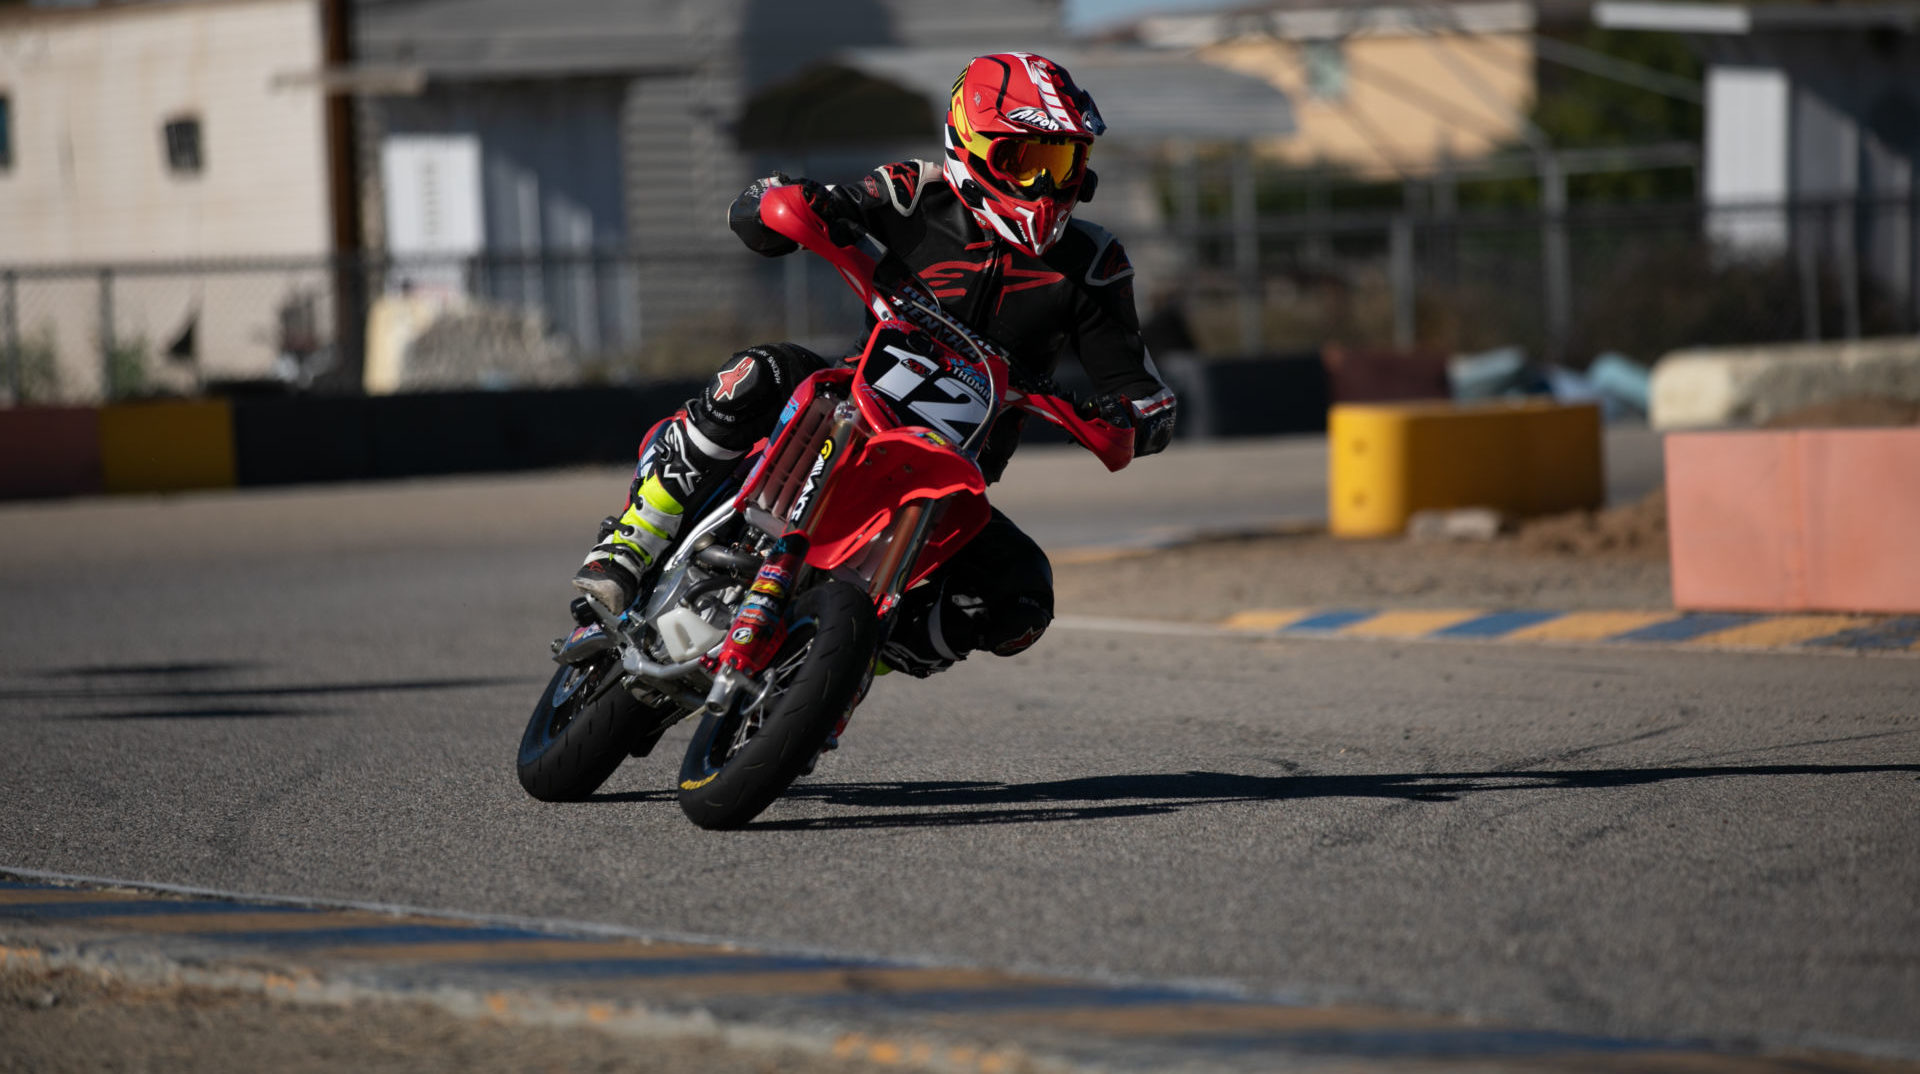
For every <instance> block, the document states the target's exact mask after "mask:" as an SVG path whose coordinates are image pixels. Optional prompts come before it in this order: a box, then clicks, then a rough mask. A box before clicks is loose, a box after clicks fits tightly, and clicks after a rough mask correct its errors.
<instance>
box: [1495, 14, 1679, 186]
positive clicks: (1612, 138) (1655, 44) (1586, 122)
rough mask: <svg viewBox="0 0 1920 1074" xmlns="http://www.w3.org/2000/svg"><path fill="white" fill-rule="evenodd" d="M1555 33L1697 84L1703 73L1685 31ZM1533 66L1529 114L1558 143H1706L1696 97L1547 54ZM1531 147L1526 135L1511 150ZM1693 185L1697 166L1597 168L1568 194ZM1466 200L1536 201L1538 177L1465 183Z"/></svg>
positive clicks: (1551, 141)
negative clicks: (1659, 89)
mask: <svg viewBox="0 0 1920 1074" xmlns="http://www.w3.org/2000/svg"><path fill="white" fill-rule="evenodd" d="M1551 36H1552V37H1554V38H1555V39H1557V40H1560V41H1564V42H1566V43H1567V44H1570V45H1577V46H1579V47H1580V48H1584V49H1587V50H1588V51H1591V52H1597V53H1600V54H1602V55H1605V56H1610V57H1612V58H1614V59H1617V60H1624V61H1626V62H1628V63H1632V64H1635V65H1637V66H1640V67H1643V68H1646V69H1648V70H1651V71H1657V72H1659V73H1661V74H1665V75H1672V76H1675V77H1678V78H1684V79H1687V80H1688V81H1691V82H1694V83H1696V84H1697V83H1698V82H1699V81H1700V78H1701V69H1702V68H1701V63H1700V59H1699V57H1698V56H1695V55H1694V53H1693V51H1692V50H1691V49H1690V48H1688V46H1687V44H1686V41H1685V40H1684V39H1683V38H1682V37H1681V36H1680V35H1679V34H1660V33H1649V32H1645V31H1635V30H1602V29H1598V28H1596V27H1587V28H1584V29H1579V30H1574V31H1566V32H1559V33H1555V34H1552V35H1551ZM1535 69H1536V71H1537V72H1538V82H1537V86H1538V90H1537V94H1536V96H1535V99H1534V107H1533V114H1532V115H1531V117H1530V118H1531V119H1532V120H1533V123H1534V126H1536V127H1538V128H1540V131H1541V133H1543V134H1545V135H1546V136H1547V141H1548V143H1549V144H1551V145H1552V146H1553V147H1554V148H1556V149H1592V148H1600V147H1605V146H1632V145H1652V144H1659V143H1663V142H1691V143H1693V144H1695V145H1698V144H1699V143H1700V136H1701V130H1702V126H1703V118H1704V110H1703V109H1702V108H1701V106H1700V105H1698V104H1695V103H1693V102H1691V101H1683V100H1678V99H1676V98H1673V97H1669V96H1666V95H1663V94H1660V93H1655V92H1653V91H1652V90H1649V89H1645V88H1643V87H1640V86H1635V85H1630V84H1628V83H1625V82H1622V81H1619V80H1617V79H1613V78H1608V77H1605V76H1602V75H1598V74H1593V73H1591V72H1588V71H1583V70H1577V69H1575V68H1572V67H1569V66H1567V65H1565V64H1561V63H1555V62H1552V61H1550V60H1547V59H1545V58H1542V59H1540V60H1538V61H1536V64H1535ZM1525 150H1526V146H1525V145H1524V143H1520V144H1515V145H1513V146H1510V147H1508V149H1507V150H1506V152H1513V153H1519V152H1525ZM1694 192H1695V180H1694V170H1693V169H1692V168H1678V167H1668V168H1646V169H1641V170H1638V171H1626V172H1599V173H1594V174H1590V175H1576V176H1572V177H1570V178H1569V179H1568V181H1567V196H1568V198H1569V200H1571V201H1574V202H1583V201H1615V202H1620V201H1669V200H1685V199H1690V198H1692V197H1693V196H1694ZM1460 201H1461V203H1462V204H1463V205H1482V206H1499V205H1513V206H1532V205H1537V204H1539V201H1540V190H1539V184H1538V183H1537V182H1535V181H1534V180H1532V179H1502V180H1490V181H1484V182H1473V183H1462V184H1461V188H1460Z"/></svg>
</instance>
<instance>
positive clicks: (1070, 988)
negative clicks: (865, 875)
mask: <svg viewBox="0 0 1920 1074" xmlns="http://www.w3.org/2000/svg"><path fill="white" fill-rule="evenodd" d="M36 928H38V929H46V928H52V929H57V930H60V933H59V935H60V936H61V937H63V939H58V940H55V939H49V940H48V941H46V942H45V943H44V944H43V945H41V946H36V943H35V941H34V939H33V938H32V937H33V936H34V933H33V932H32V931H28V932H26V933H24V934H23V932H22V930H23V929H26V930H34V929H36ZM76 928H78V929H84V930H87V938H86V940H85V943H84V944H83V945H82V946H83V948H84V950H86V951H88V952H90V953H91V957H96V958H97V957H98V956H99V955H100V954H101V953H102V952H106V953H108V956H109V957H110V956H111V952H112V951H113V950H115V945H116V943H124V944H127V945H130V946H129V947H128V948H127V949H128V950H130V951H139V952H141V953H142V954H143V956H147V957H150V954H151V950H152V948H151V945H152V944H154V943H165V942H168V941H180V940H189V941H193V942H195V943H196V944H197V945H199V946H197V947H196V948H195V954H194V956H193V958H194V960H195V964H196V965H201V966H214V967H216V968H219V967H225V968H226V971H227V972H229V974H231V973H233V972H239V973H243V974H252V975H253V980H254V984H255V985H256V986H257V987H258V988H259V989H260V990H261V991H263V992H267V993H270V994H276V995H283V996H285V997H286V998H291V999H299V998H301V997H302V995H311V996H314V997H316V998H319V997H322V996H324V995H325V994H326V989H327V988H328V987H329V986H330V985H331V984H347V985H352V984H354V983H355V982H363V983H362V984H360V985H359V987H362V988H368V987H374V988H377V989H381V994H384V995H391V996H396V997H401V998H421V997H423V996H436V995H438V996H445V995H449V994H455V993H462V992H464V993H465V994H470V995H474V996H477V997H479V998H478V1004H477V1006H478V1007H479V1009H480V1010H481V1011H484V1012H485V1013H486V1014H487V1015H489V1016H491V1017H498V1018H514V1017H516V1016H519V1015H525V1016H526V1017H528V1018H532V1017H535V1016H537V1015H540V1014H544V1015H546V1016H547V1017H554V1016H559V1017H563V1018H567V1019H571V1020H573V1021H576V1022H585V1023H588V1024H593V1025H598V1026H602V1027H606V1028H616V1029H617V1028H619V1027H620V1026H622V1025H630V1024H631V1025H643V1024H657V1023H648V1019H651V1018H655V1017H656V1016H657V1015H659V1014H662V1013H665V1014H669V1015H671V1014H673V1013H676V1012H678V1013H689V1012H690V1013H693V1014H695V1015H697V1016H698V1017H701V1018H703V1019H713V1020H716V1021H717V1022H718V1023H719V1024H721V1025H729V1024H730V1025H757V1026H760V1027H762V1028H765V1027H768V1026H775V1027H776V1028H777V1020H778V1017H781V1016H784V1017H785V1018H786V1019H787V1023H788V1024H789V1025H792V1024H803V1025H809V1026H814V1027H818V1026H820V1025H822V1024H823V1022H824V1023H825V1024H827V1025H831V1026H838V1027H839V1028H835V1029H830V1030H826V1031H825V1032H827V1033H828V1034H829V1035H828V1036H827V1037H826V1038H825V1039H824V1040H823V1041H821V1043H820V1049H821V1050H822V1051H825V1052H827V1053H828V1054H831V1055H835V1056H839V1057H842V1058H849V1059H853V1058H858V1059H865V1060H869V1061H872V1062H876V1063H879V1064H882V1065H900V1066H906V1067H913V1068H919V1069H937V1070H948V1071H953V1070H959V1071H967V1072H977V1074H1010V1072H1012V1071H1014V1070H1020V1069H1030V1068H1031V1064H1030V1063H1029V1061H1028V1060H1029V1058H1033V1057H1040V1058H1045V1057H1046V1056H1047V1053H1048V1052H1049V1051H1051V1050H1056V1049H1058V1048H1060V1047H1061V1044H1062V1042H1063V1041H1064V1042H1068V1046H1069V1050H1070V1052H1071V1054H1072V1056H1073V1057H1074V1059H1075V1060H1076V1061H1084V1060H1085V1059H1088V1058H1094V1059H1096V1060H1099V1059H1121V1060H1123V1061H1124V1062H1125V1064H1126V1065H1128V1066H1130V1067H1135V1068H1137V1067H1139V1066H1140V1064H1141V1063H1142V1062H1146V1063H1148V1064H1150V1066H1151V1068H1154V1069H1171V1068H1175V1067H1179V1068H1183V1069H1184V1068H1187V1067H1191V1066H1194V1065H1196V1064H1198V1065H1205V1066H1206V1067H1208V1068H1209V1069H1222V1070H1267V1069H1272V1068H1273V1067H1274V1066H1275V1065H1276V1064H1279V1065H1288V1066H1291V1065H1294V1064H1297V1063H1299V1062H1302V1061H1310V1062H1314V1063H1325V1062H1334V1063H1341V1062H1344V1063H1346V1064H1361V1065H1362V1066H1364V1067H1365V1068H1368V1069H1381V1068H1383V1067H1391V1066H1407V1067H1409V1068H1418V1069H1433V1068H1440V1069H1475V1070H1507V1069H1526V1070H1602V1069H1630V1068H1635V1067H1637V1066H1638V1064H1639V1063H1641V1062H1647V1061H1652V1060H1654V1059H1656V1058H1657V1059H1659V1060H1660V1061H1661V1062H1663V1063H1664V1064H1665V1065H1666V1066H1667V1067H1669V1068H1671V1069H1682V1068H1684V1069H1686V1070H1690V1071H1700V1072H1720V1071H1724V1072H1729V1074H1732V1072H1755V1074H1775V1072H1778V1074H1786V1072H1787V1071H1794V1070H1803V1069H1814V1068H1817V1069H1822V1070H1835V1071H1842V1070H1860V1071H1866V1070H1881V1071H1907V1072H1914V1071H1920V1063H1910V1062H1887V1061H1879V1060H1866V1059H1859V1058H1856V1057H1853V1056H1847V1055H1841V1054H1837V1053H1818V1054H1816V1053H1810V1052H1794V1053H1779V1054H1766V1053H1762V1052H1759V1051H1757V1050H1755V1049H1753V1048H1751V1047H1746V1046H1726V1045H1719V1044H1714V1043H1712V1042H1705V1041H1697V1040H1671V1039H1654V1038H1632V1037H1620V1036H1610V1035H1605V1034H1584V1033H1577V1032H1561V1031H1545V1030H1532V1029H1525V1028H1516V1027H1507V1026H1498V1025H1485V1024H1478V1023H1473V1022H1469V1021H1466V1020H1464V1019H1460V1018H1456V1017H1449V1016H1440V1015H1428V1014H1419V1013H1413V1012H1405V1011H1393V1010H1388V1009H1384V1008H1375V1007H1360V1006H1315V1005H1311V1004H1305V1003H1298V1002H1287V1001H1282V1000H1276V999H1268V998H1261V997H1254V996H1246V995H1241V994H1235V993H1229V992H1226V991H1224V990H1218V989H1215V990H1207V989H1200V988H1188V987H1176V986H1166V985H1156V984H1140V983H1116V982H1106V981H1094V980H1085V979H1072V978H1064V977H1053V976H1044V975H1039V974H1033V973H1018V972H1011V971H1001V970H993V969H980V968H965V967H941V966H922V965H912V964H907V963H900V962H892V961H887V960H880V959H867V958H841V957H835V956H832V955H827V954H818V953H783V952H774V951H764V950H755V949H752V948H747V947H741V946H737V945H732V944H725V943H719V942H704V941H690V940H684V939H666V940H655V939H649V938H645V937H637V936H636V937H628V936H611V935H595V934H585V933H581V932H573V933H568V932H565V931H547V930H545V929H543V928H539V927H535V926H532V925H529V924H526V923H518V922H516V923H502V922H498V921H491V920H487V919H476V918H462V917H453V916H444V915H442V916H436V915H432V914H427V913H420V912H409V911H395V910H384V909H376V908H366V907H353V906H323V905H309V904H297V903H289V902H284V901H277V900H275V901H265V900H257V899H252V898H247V897H240V896H234V897H221V898H213V897H183V896H182V895H180V894H178V893H171V892H153V891H141V890H132V889H129V888H127V887H126V886H124V885H118V884H116V885H115V886H114V887H112V888H100V887H88V886H72V885H71V884H70V883H66V882H62V883H50V882H47V881H46V880H44V879H26V878H22V879H7V878H4V877H0V934H4V935H0V968H9V967H12V966H13V965H15V964H16V963H17V964H19V965H21V966H23V967H25V968H27V969H28V970H38V969H41V968H44V967H46V966H48V965H51V964H53V963H54V962H56V961H57V960H58V959H59V958H60V957H65V956H63V955H61V954H60V948H59V945H60V944H61V943H70V941H71V936H72V930H74V929H76ZM23 936H24V937H25V938H24V939H23ZM209 944H210V945H213V946H214V948H215V949H216V951H217V952H224V955H222V954H219V953H216V954H213V955H209V954H207V947H206V945H209ZM131 945H139V946H131ZM263 963H264V964H265V965H267V966H268V967H270V968H267V969H261V968H260V967H261V966H262V964H263ZM383 975H384V976H383ZM227 979H228V980H231V977H230V976H229V977H228V978H227ZM364 982H372V984H371V985H369V984H366V983H364ZM335 994H336V995H337V992H336V993H335ZM769 1019H774V1020H773V1021H770V1020H769ZM810 1032H814V1033H816V1034H817V1033H819V1032H821V1030H819V1029H814V1030H810ZM1810 1063H1811V1064H1813V1066H1812V1067H1810V1066H1809V1065H1808V1064H1810Z"/></svg>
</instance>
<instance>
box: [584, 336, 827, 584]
mask: <svg viewBox="0 0 1920 1074" xmlns="http://www.w3.org/2000/svg"><path fill="white" fill-rule="evenodd" d="M826 364H827V363H826V361H825V359H822V358H821V357H820V356H819V355H817V354H814V353H813V352H812V351H810V350H807V349H806V348H805V347H800V346H796V345H794V344H791V343H770V344H766V345H764V346H759V347H749V348H747V349H746V350H744V351H741V352H740V353H738V354H735V355H734V356H733V358H732V359H731V360H730V361H729V362H728V364H727V365H726V367H724V368H723V369H721V370H720V372H718V373H716V374H715V375H714V377H713V379H712V380H710V381H708V382H707V386H706V389H705V390H704V391H702V392H701V393H700V395H699V396H698V397H697V398H695V399H693V400H691V401H690V402H689V403H688V404H687V408H686V409H685V410H683V411H681V412H680V413H678V414H676V415H674V416H673V417H672V418H670V419H668V420H667V421H665V422H662V423H661V424H660V426H659V432H658V433H657V434H655V435H654V436H652V437H650V438H649V439H648V441H647V444H646V446H645V447H644V448H643V449H642V450H641V453H640V466H639V468H638V469H637V470H636V471H635V472H634V482H633V489H632V491H631V492H630V493H629V494H628V497H627V509H626V512H625V513H624V514H622V515H621V516H620V517H619V518H617V519H614V520H613V526H612V528H611V529H609V530H607V531H605V532H603V533H602V534H601V538H600V543H599V544H596V545H594V547H593V551H591V552H589V553H587V561H586V562H585V563H583V564H581V565H580V570H579V571H578V572H576V573H575V574H574V576H573V585H574V588H576V589H578V590H580V591H581V592H582V593H585V594H587V595H588V596H590V597H592V598H593V599H594V600H595V601H598V602H599V603H600V604H601V605H602V606H604V607H606V608H607V609H609V610H611V611H613V612H614V613H615V614H618V613H620V612H621V611H623V610H625V609H626V607H627V606H628V605H630V604H632V603H633V601H634V599H635V598H636V597H638V596H639V594H640V593H641V591H642V589H643V587H644V586H646V585H647V584H648V583H649V582H650V581H651V576H652V574H654V573H655V572H654V567H655V566H656V565H657V564H659V563H660V562H662V561H663V560H664V559H665V558H666V557H667V555H668V554H669V553H670V552H671V551H672V550H673V545H674V542H675V540H676V538H678V537H679V535H680V527H681V524H682V522H683V521H684V516H685V515H686V513H687V512H688V511H689V510H694V511H698V510H703V509H704V508H703V505H704V504H705V503H706V502H707V500H708V499H709V498H710V497H711V496H712V495H713V494H714V493H715V492H716V491H717V490H718V489H719V488H720V486H721V485H722V484H723V483H724V482H725V481H726V479H727V477H728V476H729V475H730V474H731V473H732V472H733V468H734V464H735V463H736V462H737V461H738V460H739V459H740V457H741V456H742V455H745V454H746V453H747V449H748V448H749V447H751V446H752V445H753V442H754V441H755V440H758V439H759V438H761V437H763V436H766V435H767V434H768V433H769V432H770V431H771V430H772V429H773V426H774V423H775V421H776V420H777V419H778V417H779V414H780V408H781V407H782V406H783V405H785V403H786V401H787V397H788V396H790V395H791V394H792V393H793V389H794V387H795V386H796V385H797V384H799V383H800V381H801V380H802V379H803V378H805V377H806V376H807V375H808V374H810V373H812V372H814V371H815V370H818V369H821V368H823V367H824V366H825V365H826Z"/></svg>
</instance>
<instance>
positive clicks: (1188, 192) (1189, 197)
mask: <svg viewBox="0 0 1920 1074" xmlns="http://www.w3.org/2000/svg"><path fill="white" fill-rule="evenodd" d="M1173 163H1174V181H1173V213H1174V220H1175V221H1177V222H1178V224H1179V228H1180V252H1181V253H1182V254H1183V255H1184V259H1185V264H1186V270H1187V271H1188V272H1189V273H1191V272H1194V271H1196V270H1198V269H1199V267H1200V154H1199V152H1198V151H1197V150H1196V148H1195V146H1194V144H1193V143H1192V142H1190V141H1186V140H1184V139H1183V140H1181V141H1178V142H1175V143H1174V144H1173Z"/></svg>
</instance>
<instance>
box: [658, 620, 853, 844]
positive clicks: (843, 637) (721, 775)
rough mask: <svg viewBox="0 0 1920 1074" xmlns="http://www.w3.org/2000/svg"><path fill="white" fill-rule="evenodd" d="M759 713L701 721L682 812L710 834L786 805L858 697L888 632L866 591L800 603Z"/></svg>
mask: <svg viewBox="0 0 1920 1074" xmlns="http://www.w3.org/2000/svg"><path fill="white" fill-rule="evenodd" d="M786 626H787V636H786V639H785V640H784V641H783V642H781V645H780V651H779V652H778V653H776V654H775V655H774V658H773V660H772V662H771V663H770V664H769V665H768V671H767V674H768V675H770V676H772V678H773V685H772V688H771V689H770V690H769V691H768V694H767V698H766V700H765V701H764V702H762V703H761V704H759V705H757V706H755V707H753V708H750V709H747V710H745V711H741V712H734V713H729V714H727V715H724V716H715V715H712V714H711V713H709V714H707V715H705V716H703V717H702V718H701V720H700V726H699V727H698V728H697V729H695V731H694V732H693V741H692V742H691V743H690V744H689V745H688V746H687V758H686V761H685V762H684V763H683V764H682V765H681V767H680V809H681V810H682V811H683V812H685V813H686V815H687V817H688V819H690V820H692V821H693V822H694V823H695V824H698V825H699V826H700V827H702V828H711V829H725V828H738V827H741V826H743V825H745V824H746V823H747V822H748V821H750V820H752V819H753V818H755V817H757V816H759V815H760V813H761V811H762V810H764V809H766V808H767V807H768V806H770V805H772V804H773V800H774V799H776V798H778V797H780V795H781V793H782V792H784V791H785V790H786V789H787V786H788V784H790V783H792V782H793V781H794V780H795V779H796V778H798V777H799V775H800V773H801V772H802V771H804V770H805V769H806V767H807V764H808V762H810V761H812V760H813V756H814V754H815V753H817V752H818V751H819V749H820V747H821V745H822V744H823V743H825V742H826V740H827V736H828V735H830V734H832V733H833V729H834V726H835V725H836V724H838V723H839V722H840V717H841V716H843V715H845V714H846V712H847V709H848V708H849V707H851V706H852V705H853V703H854V701H855V700H856V699H857V698H858V696H859V691H860V685H861V682H862V681H863V680H864V679H865V677H866V675H867V672H868V671H869V669H870V668H871V667H872V666H873V654H874V650H875V648H876V647H877V646H878V645H879V638H880V626H879V622H878V621H877V620H876V619H875V618H874V614H873V603H872V602H871V601H869V600H868V599H867V595H866V594H865V593H863V592H861V591H860V590H859V589H858V588H856V587H854V586H852V585H848V584H847V583H845V582H828V583H826V584H825V585H822V586H820V587H818V588H816V589H811V590H808V591H807V592H806V593H803V594H801V595H800V597H799V598H798V599H796V600H795V601H794V602H793V607H792V608H790V609H788V611H787V616H786Z"/></svg>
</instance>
